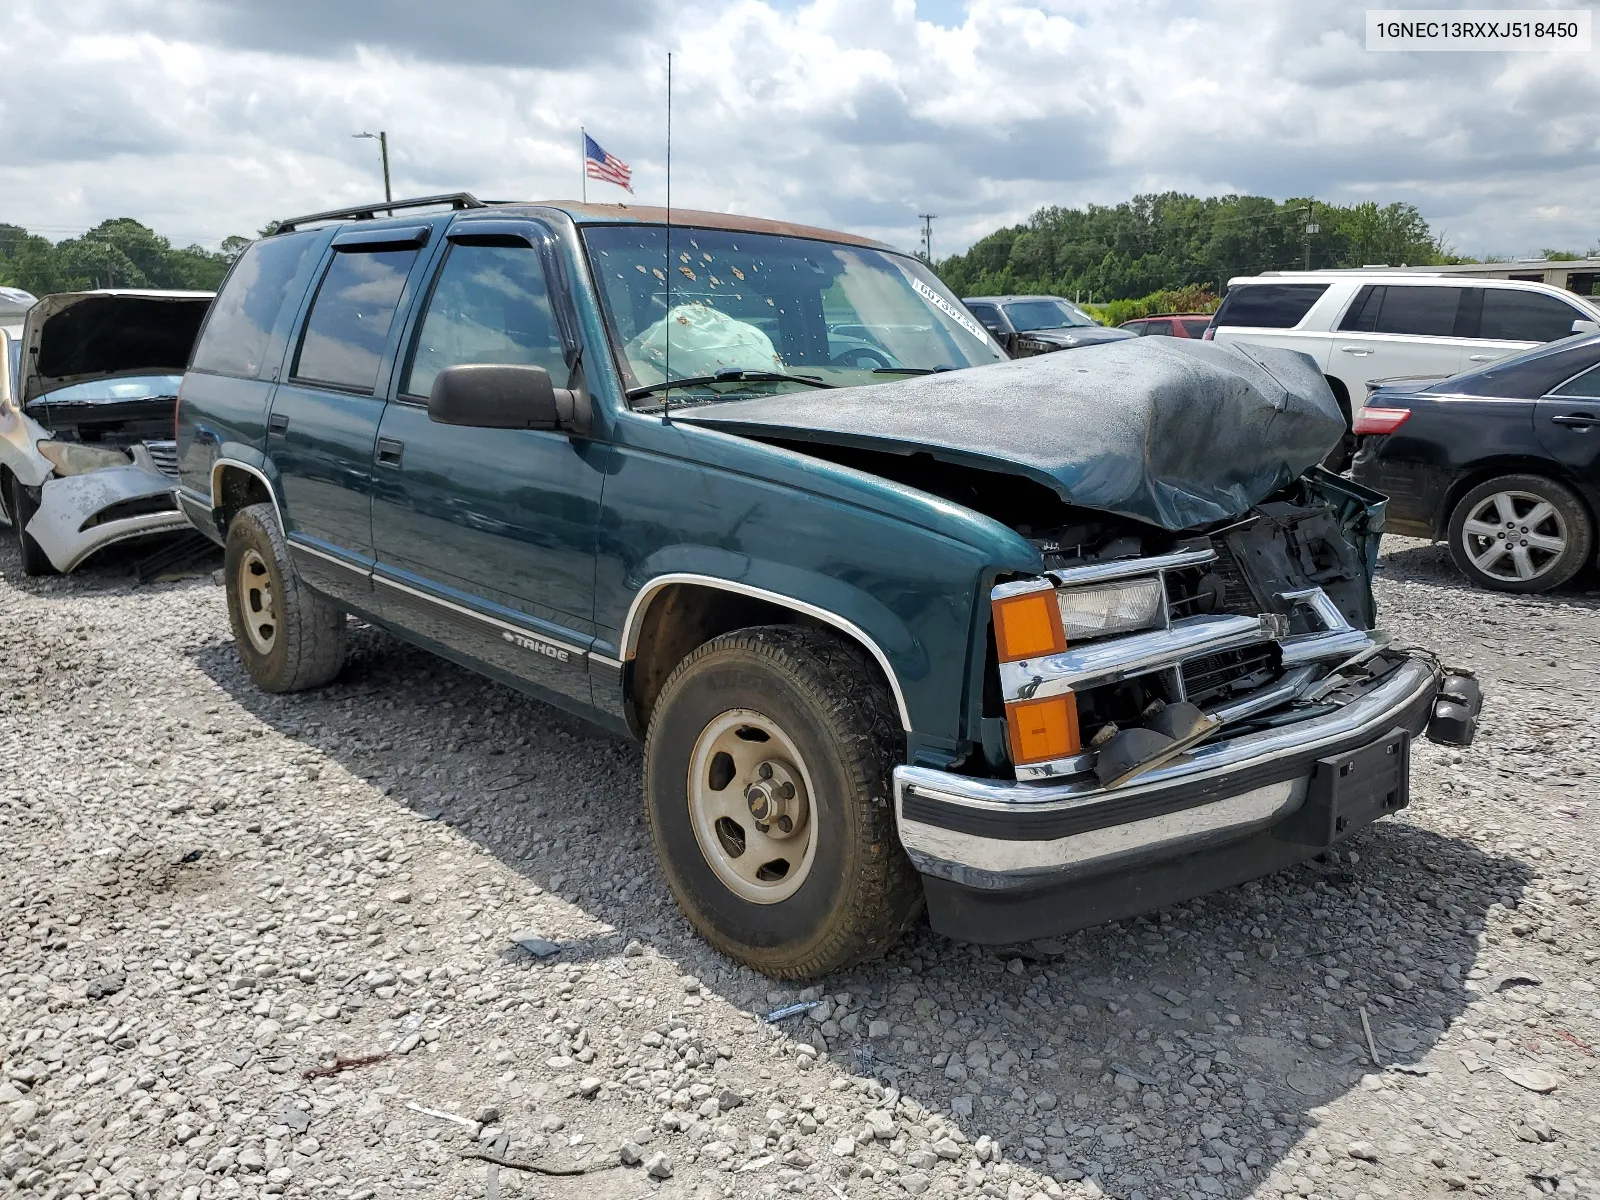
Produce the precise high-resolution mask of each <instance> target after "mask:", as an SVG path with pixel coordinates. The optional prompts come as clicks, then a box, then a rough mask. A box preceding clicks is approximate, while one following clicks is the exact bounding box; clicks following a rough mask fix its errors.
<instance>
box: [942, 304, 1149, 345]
mask: <svg viewBox="0 0 1600 1200" xmlns="http://www.w3.org/2000/svg"><path fill="white" fill-rule="evenodd" d="M962 303H963V304H965V305H966V306H967V308H968V309H970V310H971V312H972V315H973V316H975V317H977V318H978V320H979V321H981V322H982V323H983V327H984V328H985V329H987V330H988V331H989V332H990V333H992V334H993V335H994V338H995V340H996V341H997V342H999V343H1000V344H1001V345H1002V346H1004V347H1005V348H1006V353H1007V354H1009V355H1011V357H1012V358H1028V357H1029V356H1031V355H1034V354H1052V353H1054V352H1055V351H1057V350H1075V349H1077V348H1078V347H1079V346H1093V345H1097V344H1099V343H1100V342H1120V341H1122V340H1124V339H1125V338H1131V337H1137V336H1138V335H1137V334H1136V333H1134V332H1133V331H1132V330H1129V329H1108V328H1107V327H1106V326H1104V325H1100V324H1098V323H1096V321H1095V319H1094V318H1093V317H1091V316H1090V315H1089V314H1088V313H1086V312H1084V311H1083V309H1081V308H1079V307H1078V306H1077V305H1076V304H1074V303H1073V302H1072V301H1071V300H1067V299H1064V298H1062V297H1061V296H969V297H967V298H966V299H964V300H963V301H962Z"/></svg>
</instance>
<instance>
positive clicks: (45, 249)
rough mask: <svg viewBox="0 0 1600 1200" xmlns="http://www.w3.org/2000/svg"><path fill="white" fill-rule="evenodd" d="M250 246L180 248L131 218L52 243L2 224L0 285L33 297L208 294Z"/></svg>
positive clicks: (231, 242) (240, 241)
mask: <svg viewBox="0 0 1600 1200" xmlns="http://www.w3.org/2000/svg"><path fill="white" fill-rule="evenodd" d="M248 244H249V243H248V241H247V240H246V239H244V238H229V239H227V241H226V242H225V243H224V248H223V250H222V251H221V252H213V251H209V250H206V249H205V248H204V247H202V246H185V247H182V248H181V249H179V248H175V247H174V246H173V245H172V243H171V242H170V241H168V240H167V239H166V238H164V237H162V236H161V235H160V234H158V233H156V232H155V230H153V229H151V228H149V227H148V226H146V225H143V224H141V223H140V222H138V221H135V220H133V219H132V218H131V217H114V218H112V219H111V220H109V221H102V222H101V223H100V224H99V225H96V226H95V227H94V228H93V229H91V230H89V231H88V232H87V233H84V234H83V235H81V236H79V237H72V238H66V239H65V240H63V241H60V242H56V243H54V244H52V243H51V242H50V241H49V240H48V239H46V238H42V237H37V236H35V235H33V234H30V233H29V232H28V231H27V230H26V229H24V228H22V227H21V226H20V225H0V282H4V283H5V284H7V285H8V286H12V287H20V288H24V289H26V290H27V291H30V292H32V293H33V294H34V295H36V296H45V295H49V294H50V293H51V292H62V291H76V290H80V289H86V288H104V287H150V288H181V289H188V290H194V291H212V290H214V289H215V288H216V287H217V286H218V285H219V284H220V283H221V282H222V277H223V276H224V275H226V274H227V272H228V267H229V265H230V264H231V263H232V262H233V260H234V258H236V257H237V256H238V254H239V252H240V251H241V250H242V249H243V246H245V245H248Z"/></svg>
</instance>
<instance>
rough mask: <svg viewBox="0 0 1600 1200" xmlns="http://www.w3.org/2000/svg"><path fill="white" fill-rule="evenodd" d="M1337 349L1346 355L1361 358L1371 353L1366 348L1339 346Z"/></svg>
mask: <svg viewBox="0 0 1600 1200" xmlns="http://www.w3.org/2000/svg"><path fill="white" fill-rule="evenodd" d="M1339 349H1341V350H1343V351H1344V352H1345V353H1346V354H1357V355H1360V356H1362V357H1363V358H1364V357H1366V356H1367V355H1368V354H1371V353H1372V350H1371V348H1370V347H1367V346H1340V347H1339Z"/></svg>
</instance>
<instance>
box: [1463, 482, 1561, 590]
mask: <svg viewBox="0 0 1600 1200" xmlns="http://www.w3.org/2000/svg"><path fill="white" fill-rule="evenodd" d="M1461 540H1462V548H1463V549H1464V550H1465V551H1466V552H1467V557H1468V558H1470V559H1471V560H1472V564H1473V565H1474V566H1475V567H1477V568H1478V570H1480V571H1482V572H1483V573H1484V574H1485V575H1492V576H1493V577H1494V578H1496V579H1505V580H1511V581H1515V582H1526V581H1528V580H1530V579H1537V578H1539V576H1541V575H1543V574H1544V573H1545V572H1546V571H1548V570H1550V568H1551V567H1553V566H1555V564H1556V563H1557V562H1558V561H1560V559H1561V556H1562V555H1563V554H1565V553H1566V550H1567V524H1566V522H1565V521H1564V520H1562V518H1561V513H1560V511H1559V510H1558V509H1557V508H1556V506H1555V505H1553V504H1551V503H1550V502H1549V501H1548V500H1545V499H1544V498H1543V497H1540V496H1536V495H1534V494H1533V493H1532V492H1517V491H1508V492H1496V493H1494V495H1492V496H1485V497H1484V498H1483V499H1482V500H1480V501H1479V502H1478V503H1477V505H1476V506H1474V508H1473V510H1472V511H1471V512H1470V513H1468V514H1467V519H1466V521H1465V523H1464V524H1463V525H1462V526H1461Z"/></svg>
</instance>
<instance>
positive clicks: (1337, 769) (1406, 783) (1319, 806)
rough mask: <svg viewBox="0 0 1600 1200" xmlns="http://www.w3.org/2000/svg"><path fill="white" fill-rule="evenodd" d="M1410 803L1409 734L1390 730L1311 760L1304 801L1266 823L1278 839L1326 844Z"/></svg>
mask: <svg viewBox="0 0 1600 1200" xmlns="http://www.w3.org/2000/svg"><path fill="white" fill-rule="evenodd" d="M1409 803H1411V734H1410V732H1408V731H1407V730H1405V729H1395V730H1392V731H1391V732H1390V733H1388V734H1387V735H1386V736H1385V737H1384V738H1383V739H1382V740H1381V741H1377V742H1373V743H1372V744H1371V745H1369V746H1363V747H1361V748H1360V749H1359V750H1350V751H1347V752H1346V753H1344V754H1335V755H1331V756H1329V757H1327V758H1319V759H1317V765H1316V767H1315V768H1314V769H1313V771H1312V772H1311V782H1310V783H1309V785H1308V786H1307V787H1306V802H1305V804H1303V805H1302V806H1301V807H1300V808H1299V810H1298V811H1296V812H1294V813H1291V814H1290V815H1289V816H1288V817H1285V818H1284V819H1283V820H1282V821H1280V822H1278V824H1276V825H1274V826H1273V827H1272V833H1273V836H1274V837H1276V838H1278V839H1279V840H1280V841H1285V842H1294V843H1296V844H1298V845H1301V846H1316V847H1319V848H1320V847H1326V846H1331V845H1333V843H1334V842H1336V841H1338V840H1339V839H1340V838H1342V837H1344V836H1345V835H1346V834H1347V833H1350V832H1352V831H1354V830H1356V829H1359V828H1361V827H1362V826H1363V825H1368V824H1371V823H1372V822H1373V821H1376V820H1377V819H1378V818H1379V817H1382V816H1386V815H1387V814H1389V813H1392V812H1399V811H1400V810H1401V809H1402V808H1404V807H1406V805H1408V804H1409Z"/></svg>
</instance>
